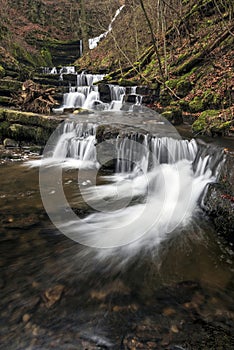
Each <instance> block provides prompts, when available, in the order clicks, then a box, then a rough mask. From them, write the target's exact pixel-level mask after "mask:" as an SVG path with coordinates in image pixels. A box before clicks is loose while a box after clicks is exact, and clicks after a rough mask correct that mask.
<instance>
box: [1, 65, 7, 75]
mask: <svg viewBox="0 0 234 350" xmlns="http://www.w3.org/2000/svg"><path fill="white" fill-rule="evenodd" d="M5 73H6V71H5V69H4V68H3V66H2V65H1V64H0V78H2V77H4V75H5Z"/></svg>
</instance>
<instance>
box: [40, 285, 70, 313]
mask: <svg viewBox="0 0 234 350" xmlns="http://www.w3.org/2000/svg"><path fill="white" fill-rule="evenodd" d="M64 288H65V287H64V286H63V285H62V284H57V285H56V286H54V287H52V288H48V289H47V290H46V291H45V292H44V294H43V296H42V298H43V300H44V302H45V305H46V307H48V308H50V307H51V306H53V305H54V304H55V303H57V302H58V301H59V300H60V299H61V297H62V293H63V291H64Z"/></svg>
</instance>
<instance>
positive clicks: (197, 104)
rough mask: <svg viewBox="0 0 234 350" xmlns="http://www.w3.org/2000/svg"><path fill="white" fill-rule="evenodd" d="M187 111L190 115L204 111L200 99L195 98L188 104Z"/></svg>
mask: <svg viewBox="0 0 234 350" xmlns="http://www.w3.org/2000/svg"><path fill="white" fill-rule="evenodd" d="M189 110H190V112H191V113H198V112H201V111H203V110H204V106H203V102H202V99H201V98H200V97H198V96H196V97H195V98H194V99H193V100H192V101H191V102H189Z"/></svg>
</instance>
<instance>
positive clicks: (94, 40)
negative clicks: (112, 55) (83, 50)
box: [89, 5, 125, 50]
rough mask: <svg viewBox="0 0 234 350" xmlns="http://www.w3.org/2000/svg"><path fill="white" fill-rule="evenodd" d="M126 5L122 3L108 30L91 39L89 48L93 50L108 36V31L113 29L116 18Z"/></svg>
mask: <svg viewBox="0 0 234 350" xmlns="http://www.w3.org/2000/svg"><path fill="white" fill-rule="evenodd" d="M124 6H125V5H122V6H121V7H120V8H119V9H118V10H117V11H116V12H115V15H114V17H113V18H112V20H111V22H110V24H109V26H108V29H107V31H106V32H104V33H102V34H100V35H99V36H97V37H95V38H91V39H89V49H90V50H92V49H94V48H95V47H97V45H98V43H99V41H100V40H101V39H103V38H105V37H106V36H107V34H108V33H110V32H111V30H112V24H113V23H114V21H115V20H116V18H117V17H118V15H119V14H120V12H121V11H122V9H123V8H124Z"/></svg>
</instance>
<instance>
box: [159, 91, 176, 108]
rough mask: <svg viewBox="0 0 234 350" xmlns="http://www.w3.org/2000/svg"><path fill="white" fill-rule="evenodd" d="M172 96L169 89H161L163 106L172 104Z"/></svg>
mask: <svg viewBox="0 0 234 350" xmlns="http://www.w3.org/2000/svg"><path fill="white" fill-rule="evenodd" d="M172 100H173V99H172V97H171V95H170V93H169V91H168V90H167V89H161V91H160V96H159V102H160V104H161V105H162V106H168V105H170V103H171V101H172Z"/></svg>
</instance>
